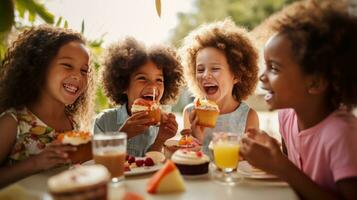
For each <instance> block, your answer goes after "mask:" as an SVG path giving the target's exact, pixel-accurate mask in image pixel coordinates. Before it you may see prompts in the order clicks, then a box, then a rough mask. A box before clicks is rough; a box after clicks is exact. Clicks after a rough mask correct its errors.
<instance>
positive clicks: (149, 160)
mask: <svg viewBox="0 0 357 200" xmlns="http://www.w3.org/2000/svg"><path fill="white" fill-rule="evenodd" d="M144 165H145V166H148V167H149V166H154V165H155V164H154V161H153V160H152V158H150V157H147V158H146V159H145V161H144Z"/></svg>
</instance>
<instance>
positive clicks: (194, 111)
mask: <svg viewBox="0 0 357 200" xmlns="http://www.w3.org/2000/svg"><path fill="white" fill-rule="evenodd" d="M195 118H196V110H193V111H192V112H191V113H190V115H189V120H190V123H191V124H192V123H193V121H194V120H195Z"/></svg>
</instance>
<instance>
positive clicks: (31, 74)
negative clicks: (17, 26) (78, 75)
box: [0, 25, 94, 125]
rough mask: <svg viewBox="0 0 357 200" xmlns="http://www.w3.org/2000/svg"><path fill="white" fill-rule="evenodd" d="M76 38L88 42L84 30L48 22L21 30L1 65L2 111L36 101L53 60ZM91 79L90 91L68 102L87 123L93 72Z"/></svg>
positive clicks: (69, 109) (70, 110) (71, 111)
mask: <svg viewBox="0 0 357 200" xmlns="http://www.w3.org/2000/svg"><path fill="white" fill-rule="evenodd" d="M72 41H79V42H81V43H83V44H85V40H84V38H83V37H82V36H81V34H79V33H75V32H73V31H71V30H69V29H63V28H55V27H51V26H48V25H41V26H37V27H31V28H28V29H25V30H24V31H23V32H22V33H20V34H19V35H18V36H17V38H15V40H14V41H13V42H12V43H11V46H10V47H9V49H8V50H7V53H6V55H5V58H4V60H3V62H2V65H1V68H0V113H1V112H4V111H5V110H7V109H9V108H11V107H13V108H21V107H24V106H28V105H30V104H31V103H33V102H36V101H37V100H38V98H39V96H40V94H41V90H42V89H43V85H44V84H45V81H46V74H47V71H48V68H49V66H50V62H51V61H52V60H53V59H54V57H55V56H56V55H57V53H58V51H59V49H60V48H61V47H62V46H63V45H65V44H67V43H69V42H72ZM88 80H89V82H88V87H87V89H86V91H84V92H83V94H82V95H81V96H80V97H79V98H78V99H77V100H76V101H75V102H74V103H73V104H72V105H67V106H66V112H67V113H68V114H70V115H72V116H73V117H74V120H75V121H76V123H80V124H83V125H88V124H89V120H90V117H89V116H88V115H89V114H90V108H91V107H92V105H91V104H92V101H91V97H92V96H93V95H91V94H90V92H91V91H92V90H93V88H92V86H93V84H92V82H93V81H94V78H93V73H88ZM85 119H88V121H84V120H85ZM80 124H79V125H80Z"/></svg>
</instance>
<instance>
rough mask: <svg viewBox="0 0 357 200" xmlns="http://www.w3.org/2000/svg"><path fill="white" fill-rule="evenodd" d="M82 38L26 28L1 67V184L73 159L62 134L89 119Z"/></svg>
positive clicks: (49, 29) (86, 57)
mask: <svg viewBox="0 0 357 200" xmlns="http://www.w3.org/2000/svg"><path fill="white" fill-rule="evenodd" d="M84 45H85V42H84V39H83V38H82V36H81V35H80V34H78V33H74V32H72V31H70V30H66V29H60V28H52V27H49V26H39V27H33V28H29V29H27V30H25V31H24V32H22V33H21V34H20V35H19V36H18V37H17V39H16V40H15V41H14V42H13V43H12V46H11V47H10V48H9V49H8V51H7V54H6V56H5V59H4V61H3V63H2V67H1V71H0V113H2V114H1V115H0V134H1V140H0V163H1V168H0V174H1V175H0V187H3V186H5V185H7V184H9V183H11V182H14V181H17V180H19V179H21V178H24V177H26V176H29V175H31V174H34V173H37V172H40V171H42V170H46V169H50V168H54V167H56V166H59V165H63V164H66V163H68V162H70V160H69V159H68V158H67V153H66V152H67V151H74V150H75V149H73V148H71V147H69V146H64V145H59V144H57V143H53V141H54V140H55V139H56V136H57V134H58V132H63V131H68V130H73V129H77V128H79V126H78V124H77V122H79V121H78V119H81V120H86V119H88V120H90V117H88V115H87V114H88V113H89V109H88V108H89V103H90V101H89V99H88V96H90V95H89V88H88V86H87V85H89V84H88V82H89V81H90V80H91V73H90V67H89V54H88V50H87V49H86V48H85V46H84Z"/></svg>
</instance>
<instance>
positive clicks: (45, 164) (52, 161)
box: [29, 141, 77, 171]
mask: <svg viewBox="0 0 357 200" xmlns="http://www.w3.org/2000/svg"><path fill="white" fill-rule="evenodd" d="M76 150H77V148H76V147H73V146H69V145H63V144H60V143H59V142H58V141H55V142H53V143H51V144H50V145H49V146H47V147H46V148H45V149H44V150H43V151H42V152H41V153H39V154H38V155H35V156H32V157H30V158H29V159H31V160H32V162H33V164H34V169H35V170H36V171H43V170H47V169H51V168H54V167H58V166H61V165H64V164H68V163H71V160H70V159H69V158H68V154H67V152H68V151H76Z"/></svg>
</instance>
